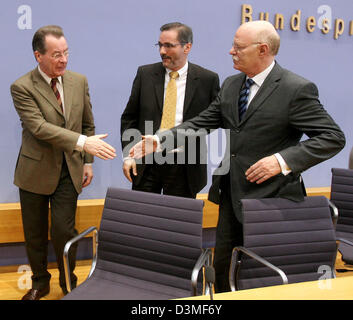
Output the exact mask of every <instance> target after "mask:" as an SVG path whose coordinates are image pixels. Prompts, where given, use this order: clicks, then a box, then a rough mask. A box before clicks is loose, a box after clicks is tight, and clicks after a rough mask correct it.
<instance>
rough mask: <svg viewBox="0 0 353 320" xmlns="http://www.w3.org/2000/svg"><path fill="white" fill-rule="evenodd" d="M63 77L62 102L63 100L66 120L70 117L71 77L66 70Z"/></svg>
mask: <svg viewBox="0 0 353 320" xmlns="http://www.w3.org/2000/svg"><path fill="white" fill-rule="evenodd" d="M62 79H63V88H64V102H65V118H66V121H68V120H69V118H70V113H71V105H72V97H73V79H72V76H71V75H70V74H68V72H67V71H66V72H65V74H64V76H63V77H62Z"/></svg>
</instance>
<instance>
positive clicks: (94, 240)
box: [63, 227, 98, 292]
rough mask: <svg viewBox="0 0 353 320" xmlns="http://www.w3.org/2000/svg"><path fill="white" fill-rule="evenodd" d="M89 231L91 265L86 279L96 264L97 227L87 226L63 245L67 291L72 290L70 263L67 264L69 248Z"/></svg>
mask: <svg viewBox="0 0 353 320" xmlns="http://www.w3.org/2000/svg"><path fill="white" fill-rule="evenodd" d="M91 232H93V236H92V265H91V269H90V271H89V274H88V276H87V279H88V278H89V277H90V276H91V275H92V273H93V271H94V269H95V268H96V264H97V252H98V229H97V228H96V227H89V228H88V229H86V230H84V231H83V232H81V233H80V234H79V235H77V236H76V237H74V238H72V239H71V240H69V241H68V242H67V243H66V245H65V247H64V254H63V259H64V270H65V281H66V289H67V291H68V292H71V291H72V287H71V276H70V274H71V270H70V264H69V250H70V248H71V246H72V245H73V244H74V243H76V242H78V241H79V240H81V239H83V238H84V237H85V236H87V235H89V234H90V233H91Z"/></svg>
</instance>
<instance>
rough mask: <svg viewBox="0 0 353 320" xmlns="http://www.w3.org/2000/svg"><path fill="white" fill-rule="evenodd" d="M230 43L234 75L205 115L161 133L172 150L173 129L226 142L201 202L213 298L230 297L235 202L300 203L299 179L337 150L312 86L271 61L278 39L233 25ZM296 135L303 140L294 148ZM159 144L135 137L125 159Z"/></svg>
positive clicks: (265, 26) (336, 134)
mask: <svg viewBox="0 0 353 320" xmlns="http://www.w3.org/2000/svg"><path fill="white" fill-rule="evenodd" d="M233 41H234V42H233V46H232V48H231V50H230V54H231V56H232V59H233V63H234V68H235V69H236V70H239V71H241V73H240V74H237V75H234V76H231V77H229V78H227V79H226V80H225V81H224V83H223V85H222V87H221V90H220V93H219V95H218V97H217V98H216V99H215V100H214V101H213V102H212V103H211V105H210V106H209V107H208V109H206V110H205V111H204V112H202V113H201V114H200V115H199V116H197V117H195V118H193V119H190V120H189V121H186V122H185V123H183V124H182V125H180V126H178V127H176V128H173V129H172V130H170V131H169V133H170V134H171V135H172V136H173V138H174V142H177V141H183V139H182V137H180V136H183V135H185V133H184V132H183V130H180V129H184V130H185V129H194V130H198V129H200V128H207V129H215V128H224V129H226V132H227V134H228V140H227V142H228V150H229V153H227V154H226V155H225V157H224V159H223V161H222V163H221V165H220V167H219V170H216V171H215V172H214V176H213V181H212V182H213V183H212V186H211V189H210V191H209V199H210V200H211V201H214V202H216V203H219V220H218V226H217V235H216V248H215V269H216V290H217V292H222V291H229V290H230V288H229V284H228V272H229V265H230V256H231V251H232V249H233V247H234V246H237V245H241V244H242V224H241V222H242V210H241V202H240V199H243V198H270V197H284V198H288V199H292V200H294V201H300V200H301V199H303V197H304V195H305V188H304V185H303V183H302V178H301V172H303V171H304V170H307V169H308V168H310V167H312V166H314V165H316V164H318V163H320V162H322V161H324V160H326V159H329V158H331V157H333V156H334V155H335V154H337V153H338V152H339V151H340V150H341V149H342V148H343V147H344V145H345V136H344V134H343V132H342V131H341V129H340V128H339V127H338V125H337V124H336V123H335V122H334V120H333V119H332V118H331V117H330V116H329V115H328V114H327V112H326V111H325V109H324V108H323V106H322V105H321V103H320V101H319V97H318V90H317V87H316V86H315V84H313V83H312V82H310V81H308V80H306V79H304V78H302V77H300V76H298V75H296V74H294V73H292V72H290V71H288V70H286V69H283V68H282V67H280V66H279V64H278V63H277V62H276V61H275V55H276V54H277V52H278V49H279V44H280V38H279V35H278V33H277V32H276V30H275V28H274V27H273V26H272V25H271V24H270V23H269V22H266V21H253V22H247V23H245V24H243V25H241V26H240V27H239V28H238V30H237V32H236V34H235V37H234V40H233ZM248 79H251V80H248ZM303 134H306V135H307V136H308V139H306V140H301V138H302V136H303ZM165 136H166V133H164V137H165ZM161 138H163V135H157V137H154V136H145V137H143V140H142V142H141V143H139V144H138V145H136V146H135V147H134V148H133V149H131V152H130V156H134V157H137V158H139V157H142V156H143V155H144V154H145V153H147V152H148V151H149V150H148V149H149V148H151V144H152V143H153V148H158V140H160V139H161ZM176 138H178V140H177V139H176ZM171 147H174V146H171ZM146 150H147V151H146ZM225 168H227V169H228V170H225Z"/></svg>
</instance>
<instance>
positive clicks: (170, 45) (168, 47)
mask: <svg viewBox="0 0 353 320" xmlns="http://www.w3.org/2000/svg"><path fill="white" fill-rule="evenodd" d="M184 44H185V43H174V44H173V43H169V42H166V43H160V42H158V43H156V44H155V45H154V46H155V47H156V48H157V47H158V48H159V49H161V48H162V47H164V48H165V49H172V48H175V47H176V46H179V45H180V46H183V45H184Z"/></svg>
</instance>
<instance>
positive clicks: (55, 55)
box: [51, 50, 69, 60]
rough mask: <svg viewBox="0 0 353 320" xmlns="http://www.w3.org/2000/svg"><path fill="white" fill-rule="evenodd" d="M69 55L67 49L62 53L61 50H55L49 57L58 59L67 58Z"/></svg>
mask: <svg viewBox="0 0 353 320" xmlns="http://www.w3.org/2000/svg"><path fill="white" fill-rule="evenodd" d="M68 56H69V51H68V50H67V51H64V52H63V53H61V52H56V53H54V54H52V55H51V57H52V58H53V59H55V60H60V59H61V58H63V57H65V58H67V57H68Z"/></svg>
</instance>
